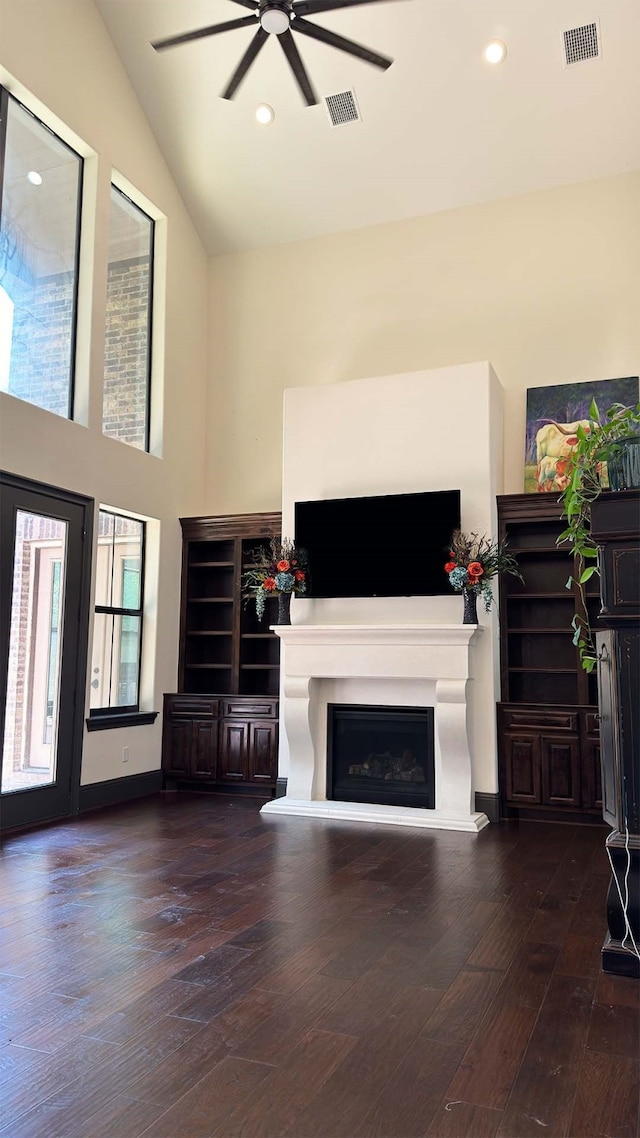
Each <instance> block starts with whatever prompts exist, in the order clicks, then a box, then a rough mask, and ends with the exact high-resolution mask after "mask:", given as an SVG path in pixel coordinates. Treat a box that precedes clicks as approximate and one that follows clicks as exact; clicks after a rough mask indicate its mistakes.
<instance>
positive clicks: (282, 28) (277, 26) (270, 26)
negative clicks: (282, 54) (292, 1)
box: [260, 4, 291, 36]
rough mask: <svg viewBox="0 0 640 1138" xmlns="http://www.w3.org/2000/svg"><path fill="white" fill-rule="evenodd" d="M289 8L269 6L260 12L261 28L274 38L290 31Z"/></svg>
mask: <svg viewBox="0 0 640 1138" xmlns="http://www.w3.org/2000/svg"><path fill="white" fill-rule="evenodd" d="M290 23H291V21H290V19H289V8H288V6H287V5H286V4H267V5H265V7H264V8H262V9H261V10H260V27H261V28H262V29H263V31H265V32H269V35H272V36H281V35H282V33H283V32H286V31H288V28H289V24H290Z"/></svg>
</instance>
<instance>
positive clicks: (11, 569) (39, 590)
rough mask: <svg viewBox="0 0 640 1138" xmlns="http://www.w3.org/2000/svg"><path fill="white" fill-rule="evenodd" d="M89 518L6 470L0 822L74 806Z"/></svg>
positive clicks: (0, 513)
mask: <svg viewBox="0 0 640 1138" xmlns="http://www.w3.org/2000/svg"><path fill="white" fill-rule="evenodd" d="M92 519H93V502H92V501H91V500H90V499H88V498H84V497H81V496H80V495H76V494H70V493H68V492H66V491H64V490H57V489H56V488H54V487H48V486H43V485H41V484H40V483H35V482H29V481H28V480H26V479H21V478H17V477H15V476H13V475H9V474H3V473H1V472H0V829H10V828H13V827H15V826H23V825H30V824H33V823H36V822H42V821H47V820H49V819H54V818H63V817H67V816H69V815H70V814H73V813H75V812H76V811H77V807H78V797H79V786H80V765H81V750H82V735H83V715H84V703H85V676H86V658H87V632H88V613H89V596H88V587H89V561H88V557H89V552H88V551H89V550H90V546H91V540H90V534H91V527H92Z"/></svg>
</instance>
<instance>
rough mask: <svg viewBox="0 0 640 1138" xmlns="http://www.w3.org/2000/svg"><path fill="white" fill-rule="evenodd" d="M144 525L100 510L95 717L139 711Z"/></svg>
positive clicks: (93, 690)
mask: <svg viewBox="0 0 640 1138" xmlns="http://www.w3.org/2000/svg"><path fill="white" fill-rule="evenodd" d="M144 538H145V524H144V522H141V521H138V520H137V519H136V518H128V517H125V516H124V515H123V514H114V513H112V512H111V511H109V510H100V512H99V515H98V558H97V565H96V607H95V623H94V630H93V656H92V661H91V699H90V708H91V715H93V714H94V713H98V714H100V715H101V716H103V715H109V714H122V713H125V712H132V711H133V712H135V711H138V708H139V689H140V646H141V643H142V605H143V595H144V586H143V572H144Z"/></svg>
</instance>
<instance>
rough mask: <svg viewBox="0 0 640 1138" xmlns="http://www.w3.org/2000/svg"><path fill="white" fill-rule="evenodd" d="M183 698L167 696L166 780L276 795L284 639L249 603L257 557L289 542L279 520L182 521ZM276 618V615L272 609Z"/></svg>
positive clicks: (270, 618)
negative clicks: (248, 583) (248, 578)
mask: <svg viewBox="0 0 640 1138" xmlns="http://www.w3.org/2000/svg"><path fill="white" fill-rule="evenodd" d="M181 526H182V536H183V555H182V599H181V617H180V654H179V665H178V692H176V693H171V694H167V695H165V697H164V728H163V747H162V769H163V773H164V777H165V782H167V783H170V784H175V783H177V782H180V781H182V782H196V783H197V782H200V783H202V782H206V783H208V784H213V785H215V786H216V787H219V788H220V789H229V788H230V787H232V786H235V787H237V788H239V789H241V790H243V791H245V792H246V791H250V790H251V789H255V788H256V787H260V788H262V789H263V791H264V793H267V794H270V793H272V792H273V789H274V787H275V783H276V773H277V749H278V691H279V682H280V666H279V647H280V645H279V641H278V638H277V636H276V635H275V634H274V633H273V632H271V631H270V629H269V625H270V624H273V623H274V620H275V612H276V610H275V605H276V604H277V601H276V599H275V598H273V599H270V600H268V601H267V611H266V612H265V616H264V619H263V621H258V619H257V617H256V613H255V605H254V604H253V603H250V604H244V603H243V598H242V574H243V572H244V570H245V569H246V568H247V567H248V565H249V564H250V561H251V554H252V551H253V550H254V549H256V548H257V547H259V546H265V545H267V544H268V543H269V540H270V538H272V537H277V536H278V535H279V534H280V526H281V517H280V514H276V513H270V514H234V515H227V516H224V517H218V518H213V517H212V518H182V519H181ZM271 610H272V611H271Z"/></svg>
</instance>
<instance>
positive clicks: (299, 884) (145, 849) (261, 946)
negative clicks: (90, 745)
mask: <svg viewBox="0 0 640 1138" xmlns="http://www.w3.org/2000/svg"><path fill="white" fill-rule="evenodd" d="M259 806H260V802H259V801H256V800H248V799H238V798H222V797H214V796H207V795H168V796H165V797H163V796H157V797H154V798H150V799H147V800H144V801H142V802H137V803H134V804H131V805H128V806H126V807H117V808H114V809H112V810H110V811H104V812H100V813H96V814H93V815H88V816H85V817H84V818H82V819H80V820H77V821H74V822H71V823H67V824H64V825H60V826H56V827H50V828H46V829H42V830H39V831H33V832H29V833H23V834H16V835H13V836H11V837H9V838H7V839H5V842H4V848H3V853H2V866H1V870H0V874H1V876H0V928H1V931H0V1138H213V1136H214V1135H215V1136H218V1138H530V1136H533V1135H536V1138H542V1136H544V1138H565V1136H566V1138H637V1135H638V1133H639V1122H640V1119H639V1070H640V1062H639V1051H638V1047H639V1042H640V1019H639V1017H640V1005H639V998H638V996H639V991H640V984H638V982H637V981H634V980H628V979H624V978H621V977H612V976H608V975H606V974H605V973H602V972H601V969H600V947H601V944H602V941H603V938H604V934H605V895H606V890H607V886H608V881H609V870H608V863H607V861H606V856H605V850H604V838H605V836H606V833H607V830H606V829H605V828H600V827H576V826H570V825H547V824H536V823H519V824H518V823H509V824H508V825H505V826H502V827H498V826H490V827H488V828H487V829H485V830H483V831H482V833H480V834H478V835H472V834H458V833H452V832H445V831H427V830H409V829H405V828H400V827H398V828H393V827H387V826H375V825H371V824H351V823H345V822H331V821H321V820H311V819H297V818H281V819H273V818H270V819H266V818H264V819H263V818H262V817H261V816H260V814H259Z"/></svg>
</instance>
